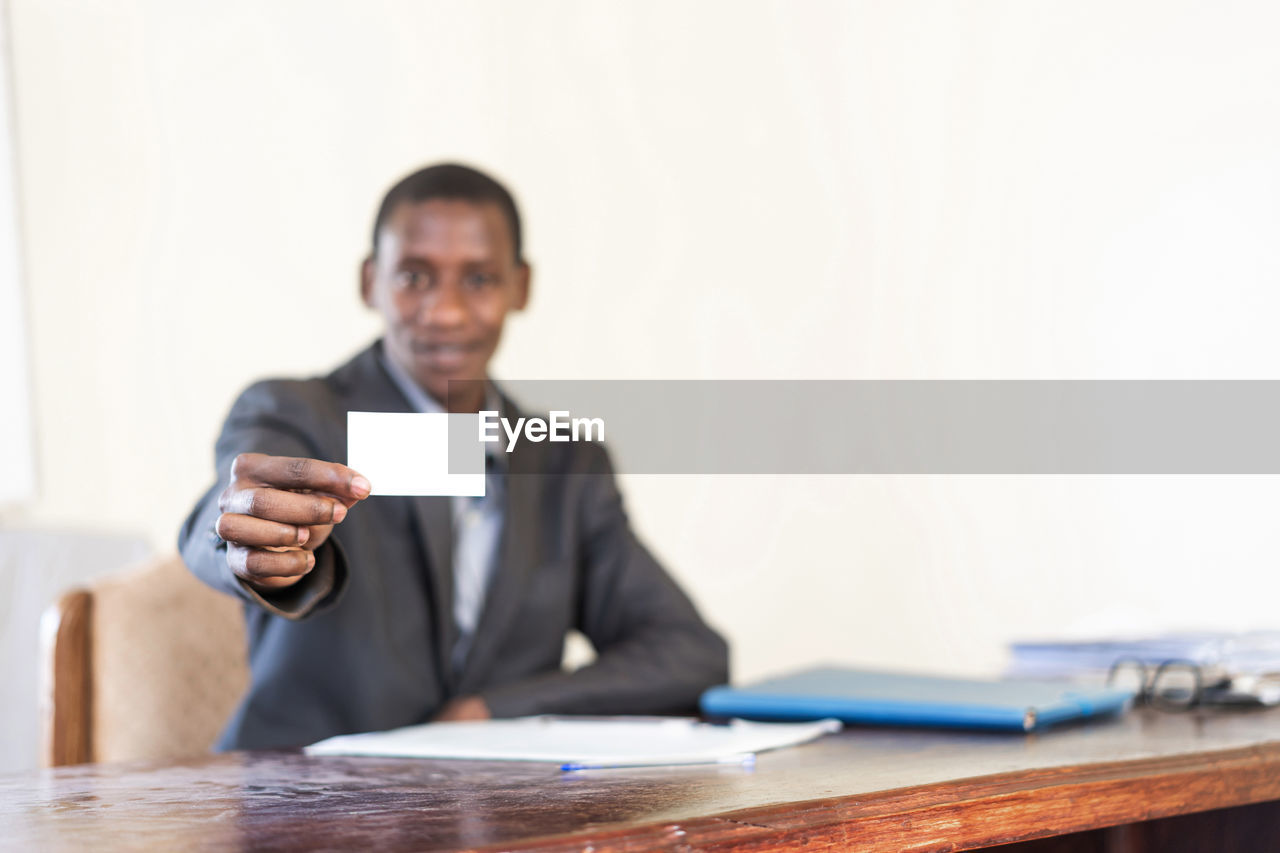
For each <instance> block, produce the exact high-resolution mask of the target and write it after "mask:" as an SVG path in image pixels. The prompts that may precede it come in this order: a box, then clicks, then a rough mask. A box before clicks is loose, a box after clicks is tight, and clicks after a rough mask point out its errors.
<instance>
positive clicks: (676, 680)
mask: <svg viewBox="0 0 1280 853" xmlns="http://www.w3.org/2000/svg"><path fill="white" fill-rule="evenodd" d="M591 467H592V471H591V473H590V474H586V475H581V476H585V477H586V478H587V486H586V488H585V489H584V490H583V500H582V503H581V506H580V508H579V512H580V518H581V530H582V537H583V541H582V550H581V554H582V566H581V571H582V573H583V586H582V598H581V601H580V605H579V628H580V630H581V631H582V632H583V633H584V634H585V635H586V636H587V638H588V639H589V640H590V641H591V642H592V644H593V645H594V646H595V648H596V651H597V659H596V661H595V662H594V663H592V664H590V665H589V666H585V667H583V668H582V669H579V670H577V671H575V672H571V673H566V672H552V673H548V674H545V675H540V676H536V677H534V678H531V679H527V680H524V681H520V682H517V683H513V684H507V685H503V686H501V687H498V688H494V689H491V690H488V691H484V692H482V694H481V696H482V698H484V699H485V701H486V703H487V704H488V705H489V708H490V710H491V711H492V712H493V714H494V716H496V717H514V716H523V715H527V714H540V713H578V714H670V713H687V712H693V711H695V710H696V708H697V704H698V697H699V696H700V695H701V694H702V692H703V691H704V690H706V689H707V688H708V687H712V686H714V685H717V684H723V683H725V682H726V681H727V680H728V677H729V652H728V646H727V645H726V644H725V641H724V640H723V639H722V638H721V637H720V635H719V634H717V633H716V632H715V631H714V630H712V629H711V628H710V627H709V626H708V625H707V624H706V623H705V622H704V621H703V620H702V618H701V617H700V616H699V615H698V612H697V610H696V609H695V608H694V606H693V603H692V602H691V601H690V600H689V598H688V596H686V595H685V594H684V592H683V591H681V589H680V588H679V587H678V586H677V585H676V583H675V581H673V580H672V579H671V577H670V576H669V575H668V574H667V572H666V571H665V570H664V569H663V568H662V566H661V565H659V564H658V562H657V560H655V559H654V557H653V555H651V554H650V553H649V551H648V550H647V549H646V548H645V547H644V545H643V544H641V543H640V541H639V540H638V539H637V538H636V536H635V534H634V533H633V532H632V530H631V527H630V525H629V523H628V521H627V516H626V513H625V511H624V510H623V506H622V497H621V495H620V494H619V492H618V487H617V483H616V481H615V479H614V475H613V469H612V466H611V464H610V463H609V459H608V456H607V455H606V454H605V453H604V452H603V450H602V449H601V450H600V451H599V452H598V454H596V457H595V459H594V460H593V462H592V466H591Z"/></svg>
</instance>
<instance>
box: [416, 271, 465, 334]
mask: <svg viewBox="0 0 1280 853" xmlns="http://www.w3.org/2000/svg"><path fill="white" fill-rule="evenodd" d="M466 317H467V306H466V302H465V301H464V300H463V296H462V288H461V287H459V286H458V283H457V282H454V281H443V282H441V283H440V286H438V287H436V288H435V289H434V290H433V291H432V292H431V293H429V294H428V295H427V296H426V297H425V298H424V299H423V300H422V301H421V302H420V303H419V305H418V322H419V323H421V324H422V325H424V326H460V325H462V323H463V322H464V321H465V320H466Z"/></svg>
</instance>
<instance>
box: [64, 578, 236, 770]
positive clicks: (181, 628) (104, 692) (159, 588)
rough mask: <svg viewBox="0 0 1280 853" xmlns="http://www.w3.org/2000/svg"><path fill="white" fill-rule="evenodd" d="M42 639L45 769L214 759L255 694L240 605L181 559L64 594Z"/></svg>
mask: <svg viewBox="0 0 1280 853" xmlns="http://www.w3.org/2000/svg"><path fill="white" fill-rule="evenodd" d="M40 633H41V652H42V656H43V661H42V664H43V672H42V675H41V678H42V684H41V724H42V729H43V732H42V735H43V743H42V745H41V759H42V761H43V763H44V764H45V765H46V766H59V765H63V764H80V763H83V762H87V761H131V760H141V759H169V758H183V757H189V756H193V755H200V754H203V753H206V752H208V751H209V748H210V747H211V745H212V744H213V741H214V739H215V737H216V736H217V734H218V732H219V731H220V730H221V728H222V726H223V725H224V724H225V723H226V720H227V718H228V717H229V716H230V714H231V712H232V710H233V709H234V708H235V706H236V703H237V702H238V700H239V698H240V696H241V695H242V694H243V693H244V691H245V688H246V687H247V686H248V683H249V671H248V666H247V664H246V662H245V636H244V617H243V614H242V613H241V608H240V603H239V602H237V601H236V600H235V599H233V598H231V597H230V596H226V595H222V594H220V593H217V592H214V591H213V590H211V589H209V588H208V587H206V586H204V585H203V584H201V583H200V582H199V581H197V580H196V579H195V578H194V577H192V575H191V573H190V572H188V571H187V569H186V568H185V567H184V566H183V565H182V561H181V559H179V558H178V556H177V555H174V556H171V557H167V558H164V559H160V560H156V561H155V562H152V563H150V564H148V565H145V566H143V567H141V568H139V569H135V570H132V571H129V572H124V573H121V574H118V575H112V576H108V577H106V578H103V579H102V580H100V581H97V582H94V583H93V584H91V585H90V586H89V587H87V588H81V589H74V590H71V591H70V592H67V593H65V594H64V595H63V596H62V597H61V598H60V599H59V600H58V601H57V603H55V604H53V605H52V606H50V607H49V609H48V610H46V611H45V614H44V617H43V619H42V622H41V630H40Z"/></svg>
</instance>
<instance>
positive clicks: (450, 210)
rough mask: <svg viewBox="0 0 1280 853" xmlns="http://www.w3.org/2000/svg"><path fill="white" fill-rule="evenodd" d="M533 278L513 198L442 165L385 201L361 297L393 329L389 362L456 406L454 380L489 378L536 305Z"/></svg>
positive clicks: (467, 404)
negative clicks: (511, 323) (506, 337)
mask: <svg viewBox="0 0 1280 853" xmlns="http://www.w3.org/2000/svg"><path fill="white" fill-rule="evenodd" d="M529 278H530V270H529V265H528V264H527V263H525V261H524V258H523V256H522V254H521V231H520V214H519V212H518V211H517V210H516V205H515V201H514V200H513V199H512V198H511V194H510V193H509V192H508V191H507V190H506V188H504V187H503V186H502V185H501V184H499V183H498V182H497V181H495V180H494V179H493V178H490V177H489V176H488V175H485V174H483V173H482V172H478V171H476V170H475V169H470V168H468V167H466V166H458V165H453V164H443V165H438V166H429V167H427V168H425V169H422V170H420V171H417V172H414V173H413V174H412V175H409V176H408V177H406V178H404V179H403V180H401V181H400V182H399V183H397V184H396V185H395V186H394V187H392V188H391V189H390V190H389V191H388V192H387V195H386V197H385V198H383V200H382V205H381V207H380V208H379V210H378V218H377V220H376V222H375V223H374V228H373V244H372V251H371V253H370V255H369V257H368V258H366V259H365V261H364V264H363V265H362V266H361V275H360V293H361V296H362V297H363V299H364V302H365V304H366V305H368V306H369V307H370V308H373V309H375V310H377V311H378V313H380V314H381V315H382V319H383V321H384V322H385V323H386V339H385V346H386V351H387V356H388V357H389V358H391V359H392V360H394V361H395V363H396V364H397V365H399V366H400V367H402V368H403V369H404V370H405V371H407V372H408V373H409V374H410V375H411V376H413V378H414V379H415V380H417V382H418V384H419V385H421V386H422V387H423V388H425V389H426V390H427V391H428V392H429V393H430V394H431V395H432V396H433V397H435V398H436V399H437V400H439V401H440V402H441V403H443V404H446V405H448V404H449V403H450V400H449V384H448V383H449V380H451V379H482V378H484V377H485V375H486V369H487V367H488V364H489V360H490V359H491V358H492V357H493V354H494V352H495V351H496V350H497V348H498V341H499V340H500V339H501V337H502V326H503V323H504V322H505V320H506V317H507V314H508V313H509V312H511V311H519V310H521V309H522V308H524V306H525V304H526V303H527V302H528V299H529ZM455 390H456V389H455ZM476 390H478V388H477V389H476ZM453 402H454V407H461V408H474V406H473V405H472V404H473V403H474V405H475V406H478V405H479V403H480V400H479V399H478V398H477V399H476V400H474V401H471V400H465V401H459V400H455V401H453Z"/></svg>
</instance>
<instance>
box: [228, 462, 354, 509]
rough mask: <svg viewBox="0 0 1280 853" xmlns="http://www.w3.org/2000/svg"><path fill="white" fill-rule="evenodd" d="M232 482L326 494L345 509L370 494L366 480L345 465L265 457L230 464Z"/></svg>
mask: <svg viewBox="0 0 1280 853" xmlns="http://www.w3.org/2000/svg"><path fill="white" fill-rule="evenodd" d="M231 480H232V482H236V481H241V482H247V483H256V484H258V485H260V486H267V487H270V488H275V489H294V490H308V491H315V492H325V493H326V494H330V495H333V496H334V497H335V498H336V499H337V500H339V501H341V502H342V503H344V504H345V505H346V506H351V504H353V503H355V502H356V501H359V500H364V499H365V498H367V497H368V496H369V492H370V491H371V490H372V488H371V486H370V485H369V481H368V480H367V479H365V478H364V477H362V476H361V475H360V474H358V473H357V472H355V471H353V470H352V469H350V468H348V467H347V466H346V465H339V464H338V463H337V462H321V461H320V460H319V459H304V458H301V457H296V456H268V455H266V454H265V453H241V454H240V455H239V456H237V457H236V458H235V461H234V462H232V463H231Z"/></svg>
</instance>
